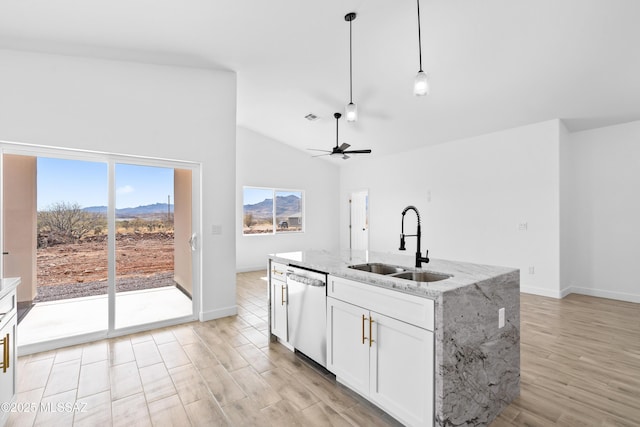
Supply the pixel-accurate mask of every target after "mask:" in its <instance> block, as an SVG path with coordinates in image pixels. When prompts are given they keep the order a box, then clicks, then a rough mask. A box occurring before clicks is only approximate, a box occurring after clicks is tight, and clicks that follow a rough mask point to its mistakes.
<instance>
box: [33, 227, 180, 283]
mask: <svg viewBox="0 0 640 427" xmlns="http://www.w3.org/2000/svg"><path fill="white" fill-rule="evenodd" d="M170 271H173V233H164V232H156V233H126V234H118V235H116V276H117V277H118V279H124V278H136V277H138V278H141V279H144V278H150V277H151V276H154V275H156V274H158V273H166V272H170ZM106 280H107V238H106V236H98V237H92V238H90V239H87V240H84V241H82V242H81V243H73V244H62V245H55V246H49V247H47V248H43V249H38V287H40V286H56V285H67V284H78V283H92V282H101V281H105V282H106Z"/></svg>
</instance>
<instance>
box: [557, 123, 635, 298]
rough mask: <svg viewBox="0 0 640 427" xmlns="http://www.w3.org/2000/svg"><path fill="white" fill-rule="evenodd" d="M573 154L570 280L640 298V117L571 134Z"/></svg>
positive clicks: (582, 289)
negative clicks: (639, 268)
mask: <svg viewBox="0 0 640 427" xmlns="http://www.w3.org/2000/svg"><path fill="white" fill-rule="evenodd" d="M569 154H570V159H571V161H570V167H571V180H570V183H569V187H568V191H569V193H568V194H569V196H570V221H567V222H568V225H569V229H568V237H567V241H568V242H569V247H568V250H567V253H568V254H569V255H570V258H569V271H568V273H567V280H568V283H567V285H568V286H569V287H570V290H571V291H572V292H576V293H582V294H587V295H594V296H600V297H605V298H614V299H621V300H626V301H633V302H640V286H639V284H640V282H639V279H638V273H637V265H638V262H639V255H640V247H639V244H640V221H639V220H638V219H639V218H640V121H636V122H632V123H626V124H621V125H616V126H610V127H605V128H600V129H595V130H588V131H583V132H576V133H573V134H571V138H570V142H569ZM563 197H564V195H563Z"/></svg>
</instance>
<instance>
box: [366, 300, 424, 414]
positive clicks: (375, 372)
mask: <svg viewBox="0 0 640 427" xmlns="http://www.w3.org/2000/svg"><path fill="white" fill-rule="evenodd" d="M371 320H372V321H373V323H372V336H373V339H374V343H373V345H372V347H371V357H370V391H369V399H370V400H371V401H372V402H374V403H376V404H377V405H378V406H380V407H381V408H383V409H384V410H385V411H387V412H388V413H389V414H391V415H392V416H394V417H395V418H397V419H398V420H400V421H402V422H403V423H404V424H406V425H410V426H432V425H433V369H434V365H433V363H434V362H433V333H432V332H430V331H427V330H425V329H421V328H418V327H416V326H412V325H409V324H407V323H404V322H400V321H398V320H396V319H392V318H390V317H387V316H383V315H381V314H378V313H376V312H371Z"/></svg>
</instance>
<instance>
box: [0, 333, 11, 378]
mask: <svg viewBox="0 0 640 427" xmlns="http://www.w3.org/2000/svg"><path fill="white" fill-rule="evenodd" d="M0 342H1V343H2V346H3V347H4V348H3V349H2V350H3V351H2V372H3V373H4V372H7V368H9V334H7V336H6V337H4V338H2V339H1V340H0Z"/></svg>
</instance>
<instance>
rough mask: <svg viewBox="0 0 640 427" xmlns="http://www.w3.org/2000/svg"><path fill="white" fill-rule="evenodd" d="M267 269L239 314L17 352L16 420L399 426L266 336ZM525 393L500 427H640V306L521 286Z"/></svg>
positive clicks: (251, 278)
mask: <svg viewBox="0 0 640 427" xmlns="http://www.w3.org/2000/svg"><path fill="white" fill-rule="evenodd" d="M264 276H266V272H263V271H261V272H252V273H241V274H238V276H237V277H238V278H237V281H238V300H237V301H238V316H235V317H229V318H225V319H218V320H215V321H209V322H205V323H200V322H192V323H188V324H184V325H179V326H175V327H170V328H164V329H158V330H154V331H150V332H147V333H140V334H135V335H129V336H126V337H119V338H115V339H110V340H105V341H99V342H95V343H91V344H85V345H82V346H75V347H68V348H63V349H59V350H56V351H50V352H46V353H39V354H34V355H30V356H25V357H22V358H19V360H18V369H19V374H18V375H19V382H18V391H19V394H18V402H19V403H23V404H24V403H29V404H34V406H37V407H40V404H41V403H42V404H43V406H42V407H43V408H45V409H46V408H47V406H46V405H47V404H51V405H52V406H51V408H55V407H56V405H57V404H59V403H63V404H66V403H70V404H75V403H76V402H77V403H78V405H77V408H80V407H84V411H82V412H78V411H75V412H74V411H65V410H64V407H63V408H62V409H63V410H62V411H57V412H56V411H46V410H43V411H40V410H38V411H30V412H22V413H17V412H15V413H12V414H11V416H10V417H9V422H8V424H7V425H9V426H47V425H56V427H62V426H109V425H112V426H127V427H131V426H136V427H137V426H164V425H167V426H189V425H193V426H282V425H291V426H296V425H304V426H307V425H309V426H350V425H356V426H393V425H398V424H397V423H396V422H395V421H394V420H393V419H392V418H391V417H389V416H388V415H387V414H385V413H384V412H382V411H380V410H379V409H377V408H375V407H374V406H372V405H370V404H369V403H367V402H366V401H365V400H364V399H362V398H361V397H359V396H358V395H356V394H355V393H353V392H351V391H350V390H348V389H346V388H344V387H342V386H341V385H339V384H337V383H336V382H335V379H334V378H333V376H331V375H329V374H327V373H326V371H322V370H319V369H317V368H316V367H314V366H313V365H312V364H309V363H307V362H306V361H305V360H304V359H303V358H301V357H298V356H296V355H295V354H293V353H291V352H289V351H288V350H286V349H285V348H284V347H282V346H281V345H279V344H275V343H269V341H268V333H267V323H266V320H267V302H266V295H267V284H266V282H265V281H264V280H262V279H261V278H262V277H264ZM521 310H522V313H521V319H522V324H521V326H522V343H521V356H522V372H521V374H522V381H521V385H522V387H521V396H520V397H519V398H518V399H516V401H515V402H513V403H512V404H511V405H510V406H509V407H507V408H506V409H505V410H504V411H503V413H502V414H501V415H500V416H499V417H498V419H496V420H495V421H494V423H493V424H492V425H493V426H547V425H560V426H565V425H566V426H638V425H640V304H633V303H625V302H619V301H613V300H606V299H600V298H593V297H587V296H580V295H570V296H568V297H567V298H565V299H563V300H555V299H551V298H544V297H538V296H533V295H527V294H522V297H521Z"/></svg>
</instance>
